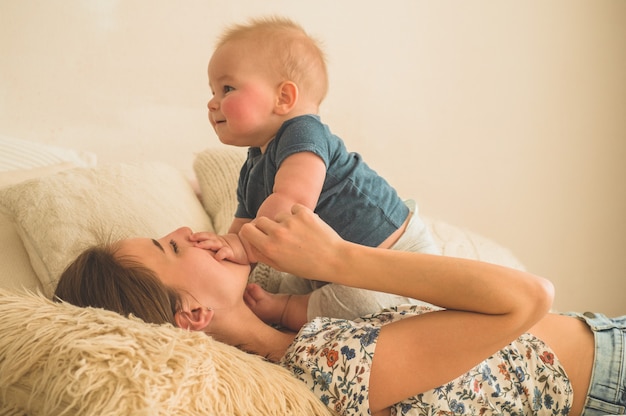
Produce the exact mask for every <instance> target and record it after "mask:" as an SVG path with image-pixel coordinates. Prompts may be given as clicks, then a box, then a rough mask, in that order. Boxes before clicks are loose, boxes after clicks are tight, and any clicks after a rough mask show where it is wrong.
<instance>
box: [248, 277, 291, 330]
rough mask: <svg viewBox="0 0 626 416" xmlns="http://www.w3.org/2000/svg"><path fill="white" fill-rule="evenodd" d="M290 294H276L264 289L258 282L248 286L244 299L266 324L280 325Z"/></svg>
mask: <svg viewBox="0 0 626 416" xmlns="http://www.w3.org/2000/svg"><path fill="white" fill-rule="evenodd" d="M288 298H289V295H285V294H274V293H270V292H268V291H266V290H264V289H263V288H262V287H261V286H259V285H257V284H256V283H250V284H248V286H247V287H246V291H245V292H244V294H243V299H244V301H245V302H246V305H248V307H249V308H250V309H252V312H254V313H255V315H256V316H258V317H259V318H261V320H262V321H263V322H265V323H266V324H276V325H280V324H281V322H280V319H281V317H282V315H283V311H284V310H285V307H286V306H287V300H288Z"/></svg>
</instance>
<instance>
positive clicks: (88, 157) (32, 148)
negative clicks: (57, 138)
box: [0, 135, 96, 172]
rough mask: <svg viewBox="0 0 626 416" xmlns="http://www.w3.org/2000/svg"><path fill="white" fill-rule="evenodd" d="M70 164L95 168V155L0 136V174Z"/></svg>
mask: <svg viewBox="0 0 626 416" xmlns="http://www.w3.org/2000/svg"><path fill="white" fill-rule="evenodd" d="M63 162H71V163H72V164H73V165H74V166H80V167H93V166H96V155H95V154H94V153H91V152H83V151H79V150H74V149H66V148H63V147H58V146H52V145H46V144H43V143H37V142H32V141H29V140H22V139H18V138H15V137H8V136H3V135H0V172H5V171H10V170H18V169H33V168H39V167H42V166H50V165H56V164H59V163H63Z"/></svg>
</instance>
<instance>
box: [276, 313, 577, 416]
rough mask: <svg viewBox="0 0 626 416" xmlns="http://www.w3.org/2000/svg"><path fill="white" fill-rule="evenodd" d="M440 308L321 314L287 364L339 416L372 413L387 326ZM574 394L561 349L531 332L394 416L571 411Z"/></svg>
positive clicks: (407, 403) (404, 405)
mask: <svg viewBox="0 0 626 416" xmlns="http://www.w3.org/2000/svg"><path fill="white" fill-rule="evenodd" d="M432 310H433V309H431V308H428V307H424V306H419V305H402V306H398V307H394V308H390V309H387V310H384V311H382V312H379V313H376V314H372V315H369V316H367V317H364V318H360V319H358V320H355V321H348V320H343V319H333V318H316V319H314V320H313V321H311V322H309V323H308V324H306V325H305V326H304V327H303V328H302V329H301V330H300V332H299V333H298V335H297V336H296V338H295V340H294V342H293V343H292V344H291V346H290V347H289V348H288V349H287V352H286V354H285V356H284V357H283V358H282V360H281V364H282V365H283V366H284V367H286V368H288V369H289V370H290V371H291V372H292V373H293V374H294V375H295V377H296V378H298V379H299V380H301V381H303V382H305V383H306V384H307V385H308V386H309V388H310V389H311V390H312V391H313V392H314V393H315V394H316V395H317V396H318V397H319V398H320V399H321V400H322V402H324V403H325V404H326V405H327V406H328V407H329V408H331V409H333V410H334V411H336V412H337V413H339V414H342V415H367V414H370V412H369V398H368V383H369V374H370V368H371V363H372V358H373V356H374V352H375V348H376V341H377V339H378V334H379V331H380V327H381V326H382V325H385V324H387V323H389V322H393V321H396V320H398V319H402V318H403V317H406V316H411V315H417V314H421V313H427V312H430V311H432ZM425 342H427V340H425ZM572 396H573V393H572V388H571V384H570V381H569V379H568V377H567V375H566V374H565V371H564V370H563V368H562V366H561V365H560V363H559V361H558V359H557V357H556V356H555V354H554V352H553V351H552V350H551V349H550V348H549V347H548V346H547V345H546V344H545V343H544V342H543V341H541V340H540V339H538V338H536V337H534V336H532V335H530V334H524V335H522V336H521V337H519V338H518V339H517V340H515V341H514V342H512V343H511V344H509V345H508V346H507V347H505V348H504V349H502V350H501V351H499V352H497V353H496V354H494V355H492V356H491V357H489V358H487V359H486V360H485V361H483V362H482V363H481V364H479V365H478V366H476V367H474V368H473V369H471V370H470V371H468V372H467V373H465V374H464V375H462V376H460V377H458V378H457V379H455V380H452V381H450V382H449V383H447V384H446V385H443V386H440V387H438V388H436V389H433V390H430V391H427V392H424V393H421V394H419V395H417V396H414V397H411V398H409V399H407V400H404V401H402V402H400V403H397V404H396V405H395V406H393V407H392V409H391V414H392V415H395V416H399V415H407V416H413V415H420V416H421V415H424V416H425V415H567V414H568V413H569V410H570V406H571V402H572Z"/></svg>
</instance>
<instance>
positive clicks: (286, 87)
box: [274, 81, 298, 115]
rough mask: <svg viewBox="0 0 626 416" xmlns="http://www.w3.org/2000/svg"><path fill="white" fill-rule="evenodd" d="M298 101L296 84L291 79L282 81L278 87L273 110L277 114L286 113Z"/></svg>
mask: <svg viewBox="0 0 626 416" xmlns="http://www.w3.org/2000/svg"><path fill="white" fill-rule="evenodd" d="M297 102H298V86H297V85H296V84H295V83H294V82H292V81H284V82H283V83H281V84H280V85H279V87H278V100H277V101H276V108H275V110H274V111H275V112H276V114H278V115H285V114H288V113H289V112H290V111H291V110H292V109H293V108H294V107H295V106H296V103H297Z"/></svg>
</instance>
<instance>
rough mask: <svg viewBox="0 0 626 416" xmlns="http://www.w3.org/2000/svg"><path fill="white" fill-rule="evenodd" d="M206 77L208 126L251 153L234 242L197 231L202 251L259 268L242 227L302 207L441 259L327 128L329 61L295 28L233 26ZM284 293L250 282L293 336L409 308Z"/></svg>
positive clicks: (406, 207)
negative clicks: (306, 328)
mask: <svg viewBox="0 0 626 416" xmlns="http://www.w3.org/2000/svg"><path fill="white" fill-rule="evenodd" d="M208 77H209V85H210V87H211V91H212V94H213V97H212V99H211V100H210V101H209V103H208V109H209V120H210V122H211V125H212V126H213V128H214V129H215V132H216V133H217V135H218V137H219V139H220V141H221V142H222V143H224V144H227V145H231V146H245V147H248V155H247V159H246V161H245V163H244V165H243V166H242V168H241V172H240V177H239V183H238V187H237V201H238V206H237V210H236V212H235V218H234V220H233V222H232V224H231V226H230V228H229V230H228V233H229V235H226V236H216V235H212V236H211V235H209V234H210V233H198V234H196V236H195V237H194V239H195V240H196V242H197V245H199V246H202V247H204V248H211V249H212V250H214V251H215V252H216V257H217V258H219V259H225V260H231V261H236V262H252V263H254V262H255V259H254V258H253V255H252V254H251V252H250V250H249V247H248V246H247V243H246V241H244V240H242V241H241V243H242V244H243V247H244V248H246V250H245V251H244V250H241V247H240V246H238V244H239V242H237V241H235V235H236V234H238V232H239V230H240V229H241V226H242V225H243V224H245V223H247V222H249V221H254V220H255V218H257V217H260V216H267V217H269V218H274V217H275V215H276V214H277V213H280V212H285V211H289V210H290V209H291V207H292V206H293V204H295V203H299V204H302V205H305V206H307V207H309V208H311V209H313V210H314V211H315V212H316V213H317V214H318V215H319V216H320V217H321V218H322V219H323V220H324V221H325V222H327V223H328V224H329V225H330V226H331V227H332V228H333V229H335V231H336V232H337V233H338V234H339V235H340V236H341V237H342V238H344V239H346V240H348V241H352V242H355V243H359V244H363V245H367V246H372V247H383V248H391V249H394V250H403V251H417V252H423V253H431V254H438V250H437V248H436V246H435V244H434V242H433V239H432V237H431V235H430V233H429V231H428V229H427V227H426V225H425V224H424V222H423V221H422V220H421V219H420V218H419V216H418V215H417V208H416V206H415V203H414V202H413V201H406V202H405V201H403V200H402V199H400V197H399V196H398V195H397V192H396V191H395V189H394V188H393V187H392V186H391V185H390V184H389V183H388V182H387V181H386V180H385V179H384V178H382V177H381V176H379V175H378V174H377V173H376V172H375V171H374V170H372V169H371V168H370V167H368V165H367V164H366V163H365V162H364V161H363V159H362V158H361V156H360V155H359V154H357V153H350V152H348V151H347V150H346V147H345V145H344V143H343V141H342V140H341V139H340V138H339V137H337V136H335V135H334V134H333V133H331V131H330V129H329V128H328V126H326V125H325V124H323V123H322V122H321V120H320V117H319V115H318V112H319V106H320V104H321V102H322V100H323V99H324V97H325V96H326V92H327V90H328V74H327V70H326V62H325V56H324V53H323V52H322V50H321V49H320V47H319V45H318V43H317V42H316V41H315V40H314V39H313V38H311V37H310V36H309V35H308V34H307V33H306V32H305V31H304V30H303V29H302V28H301V27H300V26H299V25H298V24H296V23H294V22H292V21H291V20H289V19H285V18H278V17H272V18H265V19H255V20H252V21H251V22H250V23H249V24H244V25H235V26H232V27H231V28H229V29H227V30H226V31H225V32H224V34H223V35H222V37H221V38H220V39H219V41H218V43H217V46H216V48H215V51H214V53H213V56H212V57H211V59H210V61H209V66H208ZM279 291H280V292H281V294H276V295H275V294H270V293H267V292H265V291H264V290H263V289H261V287H259V286H258V285H250V286H249V287H248V290H247V293H246V299H247V302H248V304H249V306H250V307H251V308H252V309H253V311H254V312H255V313H256V314H257V315H258V316H259V317H260V318H262V319H263V320H264V321H265V322H267V323H272V324H278V325H281V326H284V327H287V328H289V329H292V330H298V329H299V328H300V327H301V326H302V325H303V324H304V323H305V322H307V321H309V320H310V319H311V318H313V317H315V316H320V315H323V316H331V317H337V318H346V319H351V318H355V317H358V316H362V315H364V314H368V313H372V312H376V311H379V310H381V308H384V307H387V306H392V305H396V304H399V303H408V302H410V301H411V300H410V299H406V298H401V297H397V296H394V295H389V294H384V293H378V292H371V291H365V290H362V289H355V288H350V287H345V286H340V285H336V284H322V283H319V282H315V281H306V280H304V279H299V278H296V277H295V276H291V277H287V278H285V279H284V281H283V282H281V287H280V290H279ZM286 293H290V294H286Z"/></svg>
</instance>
